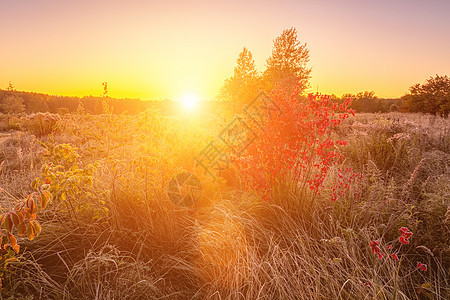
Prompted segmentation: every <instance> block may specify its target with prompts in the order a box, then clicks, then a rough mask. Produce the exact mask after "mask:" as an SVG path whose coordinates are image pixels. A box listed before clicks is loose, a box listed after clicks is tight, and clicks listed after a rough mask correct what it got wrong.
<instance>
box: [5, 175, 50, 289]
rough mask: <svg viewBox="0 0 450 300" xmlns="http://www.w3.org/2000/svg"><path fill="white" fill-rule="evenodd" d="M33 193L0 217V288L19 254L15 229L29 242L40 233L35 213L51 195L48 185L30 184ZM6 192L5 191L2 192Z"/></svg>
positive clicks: (44, 205) (46, 202)
mask: <svg viewBox="0 0 450 300" xmlns="http://www.w3.org/2000/svg"><path fill="white" fill-rule="evenodd" d="M32 186H33V188H34V189H35V191H34V192H32V193H31V194H29V195H28V197H27V198H26V199H23V200H21V201H19V203H18V204H17V205H16V206H15V207H14V208H13V209H12V210H10V211H9V212H5V213H3V214H1V215H0V224H1V229H0V245H1V248H0V251H1V254H2V257H1V260H0V287H1V286H2V279H4V278H5V276H7V271H8V265H10V264H14V263H15V262H17V261H18V260H17V258H16V255H17V254H19V250H20V245H19V244H18V243H17V239H16V237H15V236H14V234H13V230H14V229H16V230H15V231H17V234H18V235H19V236H23V235H26V237H27V238H28V239H29V240H33V239H34V238H35V237H36V236H38V235H39V234H40V233H41V230H42V228H41V225H40V224H39V222H38V221H37V220H36V216H37V213H38V212H39V211H41V210H43V209H45V208H46V207H47V204H48V203H49V201H50V200H51V199H52V194H51V193H50V192H49V191H48V185H36V184H34V183H33V184H32ZM3 192H6V191H3Z"/></svg>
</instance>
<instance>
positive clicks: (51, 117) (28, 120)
mask: <svg viewBox="0 0 450 300" xmlns="http://www.w3.org/2000/svg"><path fill="white" fill-rule="evenodd" d="M60 122H61V117H60V116H59V115H58V114H51V113H48V112H46V113H34V114H31V115H28V116H26V117H24V118H22V123H23V127H24V128H26V129H27V130H28V131H29V132H31V133H32V134H34V135H35V136H37V137H41V136H44V135H49V134H51V133H54V132H55V131H56V130H57V127H58V125H59V123H60Z"/></svg>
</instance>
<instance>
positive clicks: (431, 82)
mask: <svg viewBox="0 0 450 300" xmlns="http://www.w3.org/2000/svg"><path fill="white" fill-rule="evenodd" d="M402 100H403V107H404V109H405V110H406V111H410V112H424V113H431V114H436V115H443V116H448V114H449V113H450V78H449V77H448V76H447V75H445V76H439V75H436V77H430V78H429V79H427V80H426V82H425V83H424V84H419V83H417V84H414V85H413V86H411V87H410V88H409V93H408V94H406V95H404V96H403V97H402Z"/></svg>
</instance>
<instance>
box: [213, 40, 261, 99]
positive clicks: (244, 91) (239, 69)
mask: <svg viewBox="0 0 450 300" xmlns="http://www.w3.org/2000/svg"><path fill="white" fill-rule="evenodd" d="M258 80H259V76H258V71H257V70H256V67H255V61H254V60H253V57H252V53H251V52H250V51H249V50H247V48H245V47H244V49H243V50H242V52H241V53H239V57H238V59H237V61H236V67H235V68H234V73H233V76H231V77H230V78H228V79H226V80H225V83H224V85H223V87H222V90H221V98H223V99H227V100H230V101H231V102H234V103H236V104H242V105H243V104H246V103H247V102H248V101H249V100H250V99H251V98H252V97H254V96H256V93H257V86H258Z"/></svg>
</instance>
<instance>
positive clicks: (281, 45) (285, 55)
mask: <svg viewBox="0 0 450 300" xmlns="http://www.w3.org/2000/svg"><path fill="white" fill-rule="evenodd" d="M308 62H309V50H308V49H307V48H306V44H301V43H300V41H299V40H298V37H297V30H296V29H295V28H290V29H286V30H284V31H283V32H282V33H281V35H280V36H279V37H277V38H276V39H275V40H274V41H273V49H272V55H271V56H270V57H269V58H268V59H267V61H266V70H265V71H264V74H263V81H264V83H265V86H266V87H267V88H268V89H272V88H274V87H276V86H278V87H280V88H284V89H286V88H287V89H290V88H292V87H293V86H295V85H297V84H298V86H299V88H300V92H303V91H304V90H306V89H307V88H309V79H310V77H311V76H310V74H311V68H308V67H307V63H308Z"/></svg>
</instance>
